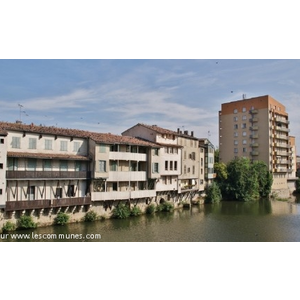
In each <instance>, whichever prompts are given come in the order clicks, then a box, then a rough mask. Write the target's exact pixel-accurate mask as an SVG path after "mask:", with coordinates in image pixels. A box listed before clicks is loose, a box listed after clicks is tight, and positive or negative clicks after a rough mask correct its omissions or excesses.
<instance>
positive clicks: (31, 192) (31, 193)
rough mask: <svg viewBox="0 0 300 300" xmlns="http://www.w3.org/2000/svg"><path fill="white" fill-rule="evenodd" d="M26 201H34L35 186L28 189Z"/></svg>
mask: <svg viewBox="0 0 300 300" xmlns="http://www.w3.org/2000/svg"><path fill="white" fill-rule="evenodd" d="M27 196H28V200H35V186H29V187H28V193H27Z"/></svg>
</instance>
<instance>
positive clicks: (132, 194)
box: [92, 190, 156, 201]
mask: <svg viewBox="0 0 300 300" xmlns="http://www.w3.org/2000/svg"><path fill="white" fill-rule="evenodd" d="M155 196H156V191H155V190H138V191H122V192H119V191H112V192H94V193H92V199H93V201H107V200H128V199H139V198H148V197H155Z"/></svg>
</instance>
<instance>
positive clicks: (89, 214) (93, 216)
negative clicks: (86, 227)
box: [84, 210, 98, 222]
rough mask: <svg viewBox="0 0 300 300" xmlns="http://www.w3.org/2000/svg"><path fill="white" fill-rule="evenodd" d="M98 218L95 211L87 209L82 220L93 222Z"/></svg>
mask: <svg viewBox="0 0 300 300" xmlns="http://www.w3.org/2000/svg"><path fill="white" fill-rule="evenodd" d="M97 219H98V216H97V213H96V212H94V211H93V210H90V211H88V212H87V213H86V214H85V216H84V222H94V221H96V220H97Z"/></svg>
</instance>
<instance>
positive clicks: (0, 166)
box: [0, 135, 7, 207]
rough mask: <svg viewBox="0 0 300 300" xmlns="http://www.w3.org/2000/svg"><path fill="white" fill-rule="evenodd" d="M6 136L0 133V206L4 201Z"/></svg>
mask: <svg viewBox="0 0 300 300" xmlns="http://www.w3.org/2000/svg"><path fill="white" fill-rule="evenodd" d="M6 162H7V137H6V136H4V135H3V136H1V135H0V207H1V206H3V205H4V204H5V201H6V180H5V178H6V175H5V173H6V168H7V167H6Z"/></svg>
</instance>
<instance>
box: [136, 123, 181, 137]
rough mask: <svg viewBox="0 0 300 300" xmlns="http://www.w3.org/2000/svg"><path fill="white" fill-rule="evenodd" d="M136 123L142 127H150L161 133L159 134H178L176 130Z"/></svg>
mask: <svg viewBox="0 0 300 300" xmlns="http://www.w3.org/2000/svg"><path fill="white" fill-rule="evenodd" d="M137 125H141V126H144V127H146V128H148V129H152V130H154V131H155V132H158V133H161V134H175V135H178V133H177V132H176V131H172V130H169V129H165V128H162V127H159V126H157V125H147V124H143V123H139V124H137Z"/></svg>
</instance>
